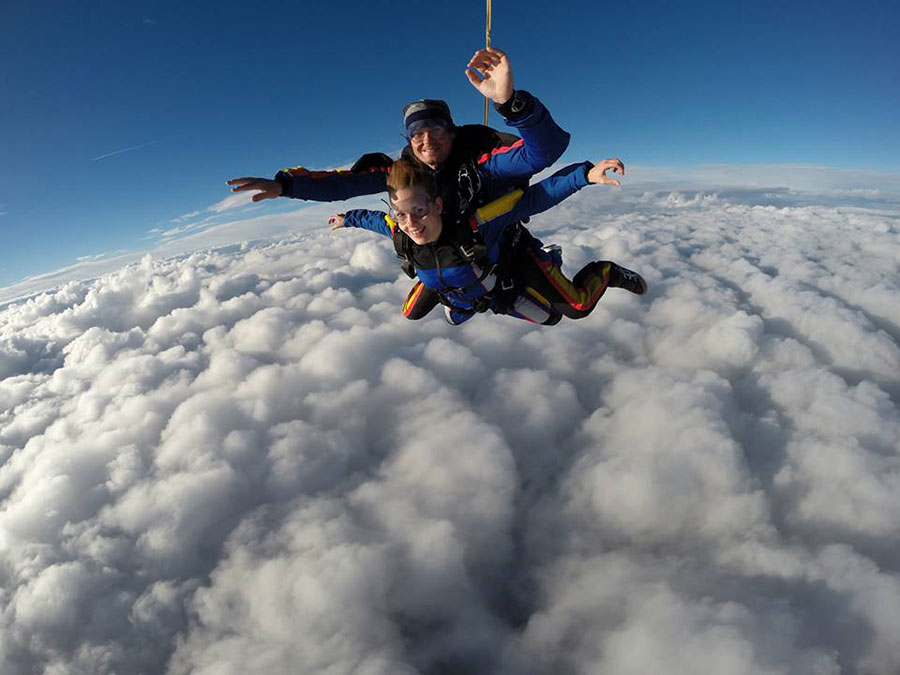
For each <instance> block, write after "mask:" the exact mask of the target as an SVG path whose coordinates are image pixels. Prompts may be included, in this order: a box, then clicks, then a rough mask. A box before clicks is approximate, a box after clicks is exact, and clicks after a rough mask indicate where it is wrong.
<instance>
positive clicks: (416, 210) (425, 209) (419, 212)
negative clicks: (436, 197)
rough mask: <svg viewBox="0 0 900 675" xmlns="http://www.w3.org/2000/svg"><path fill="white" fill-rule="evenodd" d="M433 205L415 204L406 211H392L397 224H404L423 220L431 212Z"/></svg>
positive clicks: (431, 203) (428, 203)
mask: <svg viewBox="0 0 900 675" xmlns="http://www.w3.org/2000/svg"><path fill="white" fill-rule="evenodd" d="M433 204H434V202H433V201H430V202H421V203H419V204H414V205H413V206H411V207H410V208H408V209H406V210H405V211H397V210H393V209H392V210H393V211H394V218H395V219H396V220H397V222H400V223H403V222H407V221H411V220H422V218H424V217H425V216H427V215H428V214H429V213H430V212H431V207H432V205H433Z"/></svg>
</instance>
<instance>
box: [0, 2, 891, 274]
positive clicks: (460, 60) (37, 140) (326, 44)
mask: <svg viewBox="0 0 900 675" xmlns="http://www.w3.org/2000/svg"><path fill="white" fill-rule="evenodd" d="M3 11H4V16H3V21H2V23H0V64H2V65H0V97H2V100H3V105H2V106H0V140H2V145H0V213H2V215H0V232H2V235H3V239H2V241H3V245H2V247H0V287H2V286H6V285H9V284H13V283H15V282H17V281H19V280H20V279H22V278H23V277H25V276H28V275H34V274H39V273H42V272H46V271H50V270H53V269H57V268H59V267H62V266H65V265H68V264H70V263H72V262H73V261H75V260H76V259H77V258H79V257H82V256H90V255H97V254H102V253H108V252H111V251H117V250H139V249H142V248H150V247H152V246H153V243H154V239H153V235H152V234H150V233H151V231H152V230H154V229H155V228H157V229H158V228H168V227H171V226H172V223H173V221H176V220H177V219H179V218H180V217H181V216H183V215H184V214H188V213H192V212H195V211H198V210H202V209H204V208H206V207H208V206H210V205H212V204H214V203H216V202H218V201H220V200H221V199H223V198H225V197H227V196H228V194H229V193H228V192H227V190H226V188H225V185H224V181H225V180H226V179H228V178H231V177H235V176H240V175H272V174H273V173H274V172H275V171H276V170H277V169H278V168H281V167H284V166H289V165H297V164H303V165H305V166H308V167H315V168H323V167H333V166H339V165H343V164H347V163H349V162H352V161H353V160H354V159H355V158H356V157H357V156H358V155H359V154H361V153H362V152H365V151H373V150H384V151H393V150H396V149H397V148H399V147H400V145H401V144H402V142H403V141H402V137H401V134H402V125H401V123H400V115H399V111H400V108H401V107H402V105H403V103H405V102H406V101H408V100H410V99H413V98H418V97H424V96H427V97H442V98H445V99H446V100H447V101H448V102H449V103H450V105H451V107H452V109H453V111H454V116H455V118H456V120H457V122H460V123H465V122H476V121H480V117H481V102H480V100H479V99H478V98H477V96H476V94H475V92H474V90H472V89H471V87H470V86H469V84H468V83H467V81H466V79H465V77H464V75H463V67H464V65H465V62H466V61H467V60H468V58H469V56H470V55H471V54H472V52H473V51H474V50H475V49H477V48H478V47H479V46H480V45H481V44H482V43H483V40H484V35H483V32H484V28H483V25H484V3H483V2H482V1H480V0H479V1H473V2H454V3H444V2H435V3H426V4H416V5H413V4H411V3H410V4H405V3H397V2H387V1H385V2H357V1H355V0H353V1H345V2H341V3H305V2H304V3H299V2H276V3H270V4H269V5H268V6H264V7H261V8H260V7H253V8H251V7H250V6H249V5H247V4H245V3H234V2H215V3H213V2H189V3H185V2H178V3H176V2H145V3H121V2H106V1H101V2H92V3H84V4H83V5H79V6H75V5H72V4H71V3H62V2H52V1H51V2H45V3H32V2H24V1H22V0H13V1H12V2H7V3H5V5H4V10H3ZM493 41H494V44H495V45H497V46H499V47H502V48H504V49H506V50H507V51H508V52H509V54H510V56H511V58H512V60H513V66H514V69H515V73H516V82H517V85H519V86H521V87H522V88H526V89H529V90H531V91H533V92H534V93H536V94H538V95H539V96H540V97H541V98H542V99H543V100H544V101H545V102H546V103H547V105H548V107H550V109H551V110H552V111H553V113H554V115H555V117H556V118H557V120H558V121H559V122H560V123H561V124H562V125H563V126H564V127H565V128H567V129H569V130H570V131H571V132H572V134H573V142H572V145H571V146H570V150H569V151H568V153H567V154H566V156H565V158H566V159H571V160H573V161H574V160H577V159H582V158H600V157H606V156H611V155H618V156H620V157H622V158H623V159H625V161H626V163H628V164H636V165H665V166H674V167H678V166H695V165H698V164H721V163H724V164H760V163H771V164H773V165H774V164H814V165H820V166H832V167H837V168H853V169H869V170H876V171H891V172H896V171H898V170H900V124H898V122H897V120H898V119H900V86H898V85H900V82H898V75H897V67H896V64H897V63H898V62H900V47H898V45H900V8H898V5H897V3H896V2H888V1H882V2H866V1H863V2H859V3H853V4H852V5H851V4H850V3H846V2H833V1H831V0H824V1H818V2H791V3H780V2H779V3H776V2H758V3H746V2H741V3H738V2H691V3H671V2H661V1H648V2H642V3H624V2H623V3H609V2H604V3H598V2H574V3H537V2H530V1H527V0H524V1H522V0H520V1H517V2H511V1H509V0H494V30H493ZM492 122H493V123H495V124H497V123H499V122H498V120H497V118H496V117H494V118H492ZM777 175H778V172H777V168H773V183H774V184H777V182H778V181H777Z"/></svg>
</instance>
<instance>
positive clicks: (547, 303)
mask: <svg viewBox="0 0 900 675" xmlns="http://www.w3.org/2000/svg"><path fill="white" fill-rule="evenodd" d="M591 166H592V165H591V164H590V163H587V162H586V163H583V164H572V165H569V166H567V167H565V168H564V169H562V170H560V171H558V172H557V173H555V174H553V175H552V176H550V177H549V178H545V179H544V180H542V181H540V182H539V183H537V184H535V185H532V186H530V187H528V188H527V189H525V190H521V189H518V190H514V191H513V192H510V193H507V194H506V195H504V196H503V197H501V198H499V199H497V200H495V201H493V202H491V203H489V204H487V205H485V206H483V207H481V208H479V209H477V210H476V211H474V213H473V214H472V215H471V217H470V221H469V223H470V226H471V227H472V229H477V231H478V232H479V233H480V235H481V237H482V239H483V241H484V244H485V246H486V247H487V255H486V263H485V264H484V266H483V267H482V266H479V265H478V264H476V263H473V262H470V261H469V260H467V259H466V257H465V256H464V255H463V254H462V253H461V252H460V251H459V249H458V246H457V245H456V244H455V243H454V239H453V237H452V236H451V235H452V232H450V230H449V227H450V225H451V224H448V222H447V219H446V217H445V218H444V227H443V228H442V231H441V234H440V236H439V237H438V239H437V240H436V241H435V242H433V243H430V244H422V245H419V244H416V243H415V242H413V241H412V240H411V239H409V237H408V236H407V235H406V234H405V233H404V232H402V230H399V228H398V227H397V224H396V223H395V222H394V221H393V219H392V218H391V217H390V216H389V215H388V214H386V213H384V212H382V211H369V210H365V209H357V210H353V211H348V212H347V214H346V217H345V220H344V225H345V226H347V227H359V228H363V229H367V230H372V231H373V232H378V233H379V234H382V235H385V236H387V237H391V238H394V237H401V238H404V241H403V245H404V246H405V247H406V249H407V250H409V251H410V254H411V256H410V257H411V261H412V263H413V264H414V266H415V269H416V273H417V274H418V277H419V279H420V281H421V285H417V286H416V287H415V288H414V289H413V291H412V292H411V293H410V296H409V297H408V298H407V301H406V303H405V305H404V313H405V314H407V315H409V313H408V307H407V306H408V305H414V304H415V303H416V301H417V298H416V297H415V296H416V294H417V293H422V292H424V289H428V290H430V291H432V292H434V293H436V294H437V295H438V296H439V297H440V298H441V301H442V303H443V304H444V305H445V316H446V318H447V320H448V321H449V322H450V323H452V324H461V323H463V322H465V321H467V320H468V319H470V318H471V317H472V316H473V315H474V314H475V313H478V312H480V311H485V310H487V309H491V310H494V311H497V302H498V296H497V294H496V293H493V291H495V286H496V284H497V275H496V274H495V269H494V268H493V266H494V265H496V264H497V263H498V261H499V260H500V247H501V242H502V241H503V236H504V233H505V231H506V230H507V228H509V227H510V226H511V225H513V224H515V223H518V221H520V220H522V219H523V218H527V217H529V216H531V215H534V214H536V213H541V212H542V211H546V210H547V209H549V208H551V207H552V206H555V205H556V204H558V203H559V202H561V201H562V200H563V199H565V198H567V197H569V196H571V195H573V194H574V193H575V192H577V191H578V190H580V189H581V188H582V187H584V186H585V185H587V184H588V181H587V172H588V171H589V170H590V168H591ZM528 236H530V235H528ZM513 274H514V277H515V280H516V281H517V282H518V283H517V286H516V287H517V289H518V296H517V297H516V299H515V301H514V302H513V304H512V309H511V310H510V311H509V312H506V311H505V308H504V311H503V313H509V314H510V315H511V316H514V317H516V318H520V319H524V320H526V321H532V322H535V323H542V324H548V325H550V324H555V323H557V322H558V321H559V320H560V318H561V316H563V315H565V316H569V317H570V318H581V317H583V316H587V315H588V314H589V313H590V312H591V310H593V308H594V306H595V305H596V303H597V301H598V300H599V299H600V297H601V296H602V295H603V293H604V291H605V290H606V287H607V285H608V277H609V270H608V266H607V265H606V264H605V263H603V262H598V263H590V264H589V265H587V266H586V267H585V268H584V269H582V270H581V271H580V272H579V273H578V275H576V277H575V280H572V281H570V280H569V279H567V278H566V277H565V276H564V275H563V274H562V271H561V270H560V269H559V266H558V265H557V264H556V262H555V260H554V259H553V258H551V256H550V255H548V254H546V253H545V252H543V251H542V250H541V247H540V242H533V243H531V244H530V245H528V246H524V247H522V251H521V257H520V259H518V260H516V261H515V267H514V270H513ZM576 282H577V283H576Z"/></svg>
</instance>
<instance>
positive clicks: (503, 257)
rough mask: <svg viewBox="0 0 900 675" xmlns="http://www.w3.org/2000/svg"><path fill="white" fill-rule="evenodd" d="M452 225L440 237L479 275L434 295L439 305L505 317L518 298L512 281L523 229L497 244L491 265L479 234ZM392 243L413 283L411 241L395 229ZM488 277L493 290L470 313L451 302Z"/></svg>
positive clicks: (511, 230)
mask: <svg viewBox="0 0 900 675" xmlns="http://www.w3.org/2000/svg"><path fill="white" fill-rule="evenodd" d="M454 225H455V226H454V227H450V228H449V229H448V228H445V229H444V231H443V232H442V233H441V235H442V237H443V238H444V239H445V240H446V243H448V244H449V245H451V246H453V247H454V248H455V249H456V251H457V252H458V253H459V255H460V257H461V258H463V260H465V261H466V263H468V264H469V265H472V266H475V267H476V268H477V269H479V270H480V271H481V273H480V275H479V276H478V278H477V279H475V281H473V282H472V283H470V284H467V285H466V286H459V287H452V288H447V289H445V290H443V291H437V295H438V297H439V298H440V300H441V304H443V305H446V306H448V307H450V308H452V309H453V310H454V311H456V312H459V313H461V314H477V313H481V312H486V311H487V310H488V309H492V310H493V311H494V313H496V314H508V313H509V311H510V310H511V309H512V306H513V304H514V303H515V300H516V298H517V297H518V296H519V285H518V284H517V283H516V281H515V278H514V275H513V269H514V262H515V258H516V257H517V254H518V250H519V248H520V246H521V245H522V244H524V242H525V240H526V239H527V237H525V236H523V233H524V232H525V228H523V227H522V226H521V225H520V224H519V223H516V224H514V225H511V226H510V227H509V228H507V230H506V232H505V233H504V235H503V236H504V238H503V240H502V241H501V243H500V249H499V251H500V255H499V258H498V260H497V262H496V263H492V262H491V261H490V260H489V258H488V248H487V246H486V245H485V243H484V239H483V238H482V236H481V233H480V232H478V231H477V230H472V229H471V228H469V227H459V222H457V223H454ZM392 240H393V242H394V252H395V253H396V254H397V257H398V258H399V259H400V267H401V268H402V269H403V271H404V272H405V273H406V275H407V276H408V277H410V278H411V279H414V278H415V277H416V266H415V262H414V261H413V255H412V240H411V239H410V238H409V237H408V236H407V235H406V234H404V233H403V231H402V230H401V229H400V228H399V227H395V228H394V232H393V237H392ZM438 269H440V267H438ZM491 275H494V278H495V279H496V281H495V282H494V287H493V288H492V289H491V290H490V291H488V292H487V293H485V294H484V295H482V296H481V297H479V298H477V299H475V300H470V301H469V302H471V303H472V305H473V307H472V309H471V310H469V309H465V308H463V307H459V306H457V305H455V304H453V303H452V302H451V301H450V298H451V297H453V296H459V295H462V294H464V293H465V292H466V291H468V290H470V289H471V288H473V287H474V286H477V285H478V284H480V283H481V282H482V281H484V280H485V279H487V278H488V277H489V276H491Z"/></svg>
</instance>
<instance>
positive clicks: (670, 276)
mask: <svg viewBox="0 0 900 675" xmlns="http://www.w3.org/2000/svg"><path fill="white" fill-rule="evenodd" d="M898 223H900V212H897V211H895V210H892V208H889V207H886V206H885V205H884V204H883V203H879V205H872V206H835V205H834V204H832V203H828V204H825V203H820V204H817V203H810V200H809V199H794V200H793V201H792V199H791V195H789V194H785V193H777V194H774V193H772V192H771V191H769V192H766V191H764V190H739V189H736V188H735V189H733V190H731V191H729V192H727V193H726V192H719V193H712V192H703V191H690V192H686V191H682V192H675V193H669V192H640V191H626V190H623V191H617V192H604V191H601V190H600V189H599V188H598V189H594V190H586V191H584V192H583V193H581V194H579V195H578V196H576V197H575V198H573V199H571V200H569V202H567V203H566V204H564V205H563V206H561V207H559V208H557V209H555V210H554V211H551V212H549V213H547V214H544V215H543V216H541V217H540V218H536V219H534V221H533V222H532V229H533V230H534V231H535V232H537V233H539V234H540V235H541V236H542V237H543V238H544V239H545V241H548V242H549V241H552V242H554V243H558V244H561V245H562V246H563V250H564V258H565V261H566V262H565V269H566V270H567V271H568V272H569V273H573V272H574V271H575V270H577V269H578V268H579V267H580V266H581V265H582V264H583V263H585V262H587V261H588V260H590V259H595V258H608V259H613V260H617V261H619V262H621V263H623V264H625V265H627V266H629V267H633V268H634V269H637V270H639V271H640V272H641V273H642V274H644V276H645V277H646V278H647V280H648V282H649V283H650V289H651V290H650V293H649V295H648V296H647V297H646V298H644V299H636V298H635V297H634V296H631V295H629V294H627V293H624V292H621V291H616V290H611V291H610V292H609V294H608V295H607V297H605V298H604V299H603V300H602V302H601V304H600V305H599V306H598V308H597V310H596V311H595V312H594V313H593V314H592V315H591V316H590V317H589V318H587V319H585V320H582V321H578V322H574V321H571V322H565V323H563V324H560V325H559V326H557V327H554V328H550V329H544V328H537V327H532V326H528V325H525V324H520V323H518V322H515V321H514V320H511V319H507V318H506V317H495V316H490V317H476V319H475V320H473V321H471V322H469V323H467V324H466V325H465V326H463V327H461V328H453V327H450V326H448V325H445V324H444V323H443V321H442V320H441V319H440V318H439V317H438V316H437V313H435V316H434V317H429V318H427V319H425V320H423V321H420V322H417V323H412V322H409V321H406V320H405V319H403V318H402V316H401V315H400V313H399V304H400V302H401V301H402V300H403V298H404V297H405V295H406V291H407V289H408V286H409V282H408V280H407V279H406V278H405V277H404V276H402V275H398V271H397V267H396V263H395V259H394V256H393V253H392V251H391V247H390V245H389V243H387V242H385V241H381V240H379V239H377V238H376V237H374V236H371V235H367V233H364V232H346V231H342V232H338V233H328V232H318V233H312V234H304V235H298V236H296V237H292V238H288V239H285V240H283V241H279V242H277V243H271V244H267V245H260V246H244V247H232V248H228V249H210V250H205V251H201V252H197V253H193V254H190V255H184V256H180V257H177V258H171V259H164V260H154V259H152V258H150V257H149V256H148V257H145V258H144V259H143V260H141V261H140V262H139V263H136V264H133V265H130V266H128V267H125V268H122V269H120V270H119V271H117V272H114V273H111V274H107V275H104V276H102V277H100V278H98V279H96V280H94V281H89V282H72V283H68V284H66V285H65V286H62V287H60V288H58V289H56V290H55V291H53V292H48V293H44V294H42V295H39V296H36V297H35V298H33V299H31V300H28V301H27V302H21V303H18V304H15V305H11V306H9V307H7V308H5V310H3V311H2V312H0V499H2V505H3V508H2V512H0V589H2V590H0V598H2V603H0V671H2V672H4V673H12V674H15V675H18V674H25V673H35V672H39V673H48V674H54V675H55V674H57V673H113V672H116V673H140V672H170V673H216V674H219V673H247V672H252V673H255V672H268V673H296V672H310V673H312V672H316V673H355V674H360V675H387V674H389V673H390V674H396V673H401V674H402V673H410V674H411V673H473V672H479V673H488V672H494V673H504V674H505V673H508V674H510V675H512V674H519V673H526V674H527V673H534V674H543V673H596V672H603V673H611V674H614V675H619V674H621V675H628V674H631V673H652V672H666V673H675V674H679V673H685V674H691V675H695V674H696V673H698V672H721V673H729V674H742V673H747V674H750V673H753V674H757V673H772V674H775V673H778V674H787V673H791V674H796V673H811V674H812V673H815V674H826V673H834V674H837V673H877V674H882V673H883V674H885V675H887V674H888V673H895V672H896V671H897V669H898V668H900V646H898V641H897V639H896V638H897V635H900V548H898V546H897V544H896V542H897V541H898V538H900V501H898V500H897V497H896V495H897V494H898V490H900V457H898V448H900V412H898V410H900V407H898V403H900V347H898V344H900V304H898V303H897V302H896V299H897V297H898V291H900V288H898V284H900V282H898V279H900V275H898V264H900V258H898V254H897V251H898V250H900V247H898V235H900V225H898Z"/></svg>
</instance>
